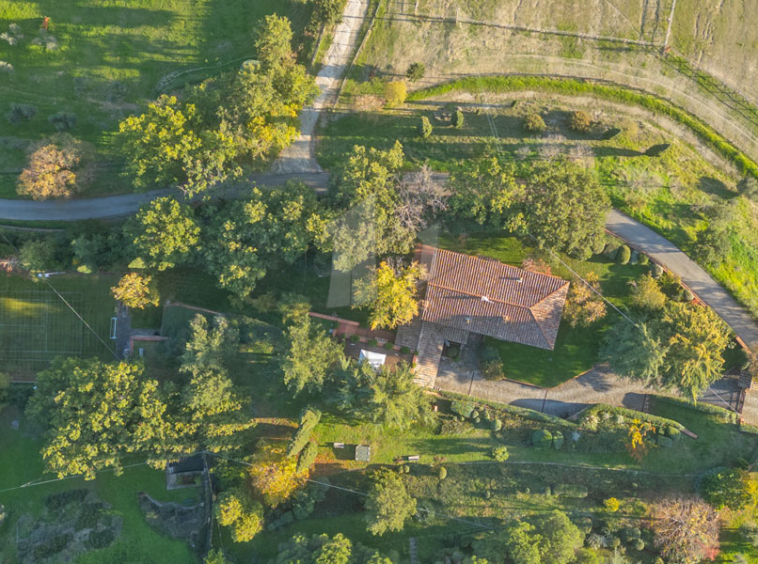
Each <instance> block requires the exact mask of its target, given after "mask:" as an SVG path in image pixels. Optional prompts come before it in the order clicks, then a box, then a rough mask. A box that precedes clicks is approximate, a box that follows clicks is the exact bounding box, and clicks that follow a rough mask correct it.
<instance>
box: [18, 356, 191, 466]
mask: <svg viewBox="0 0 758 564" xmlns="http://www.w3.org/2000/svg"><path fill="white" fill-rule="evenodd" d="M166 410H167V404H166V400H165V398H164V397H163V394H162V393H161V391H160V388H159V385H158V382H157V381H155V380H150V379H147V378H145V377H144V375H143V368H142V365H141V364H129V363H126V362H114V363H110V364H108V363H104V362H102V361H100V360H97V359H89V360H80V359H66V360H57V361H55V362H54V363H53V364H52V366H51V367H50V368H49V369H48V370H45V371H44V372H41V373H40V374H39V375H38V378H37V388H36V390H35V392H34V395H33V396H32V398H31V400H30V401H29V406H28V408H27V412H28V414H29V415H30V416H31V417H32V418H33V419H34V420H35V421H37V422H38V423H40V424H41V425H43V426H44V427H45V429H46V432H45V440H44V446H43V448H42V457H43V458H44V460H45V463H46V467H47V470H48V471H50V472H53V473H55V474H56V475H57V476H58V477H60V478H63V477H65V476H70V475H75V474H84V477H85V478H86V479H88V480H91V479H94V477H95V473H96V472H97V471H99V470H103V469H106V468H113V469H115V470H116V472H117V473H119V472H120V471H121V467H122V460H123V458H124V457H125V456H127V455H128V454H130V453H140V454H147V455H148V456H150V457H151V458H153V459H154V460H156V463H158V462H157V459H159V458H161V457H162V456H171V455H172V453H175V452H176V451H177V450H178V445H179V435H178V433H179V431H178V430H177V429H175V428H174V426H173V425H172V422H171V421H170V420H169V419H168V418H167V415H166Z"/></svg>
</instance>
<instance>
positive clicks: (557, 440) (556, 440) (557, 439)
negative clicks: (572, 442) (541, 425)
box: [553, 431, 563, 450]
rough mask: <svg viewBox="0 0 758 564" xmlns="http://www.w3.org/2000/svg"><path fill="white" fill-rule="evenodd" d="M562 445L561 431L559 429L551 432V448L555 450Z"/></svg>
mask: <svg viewBox="0 0 758 564" xmlns="http://www.w3.org/2000/svg"><path fill="white" fill-rule="evenodd" d="M562 446H563V433H561V432H560V431H556V432H555V433H553V448H554V449H555V450H560V449H561V447H562Z"/></svg>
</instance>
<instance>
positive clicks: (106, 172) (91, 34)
mask: <svg viewBox="0 0 758 564" xmlns="http://www.w3.org/2000/svg"><path fill="white" fill-rule="evenodd" d="M311 7H312V5H311V3H310V2H299V1H295V0H256V1H255V2H247V1H245V0H227V1H221V0H195V1H192V2H189V1H186V0H130V1H128V2H127V1H125V0H84V1H81V2H75V3H71V2H63V3H62V2H56V1H55V0H41V1H38V0H35V1H31V0H0V33H6V32H9V27H10V26H11V24H17V25H18V26H19V30H20V34H21V36H23V37H21V36H18V35H14V34H13V33H12V32H10V35H11V36H13V37H16V41H15V42H16V44H15V45H10V44H9V43H8V42H7V41H4V40H2V39H0V61H5V62H6V63H9V64H10V65H12V67H13V71H11V72H3V71H2V69H0V76H1V77H2V78H0V114H2V119H3V127H2V130H3V137H0V147H3V150H2V151H0V171H2V172H3V173H5V174H0V197H3V198H8V197H14V196H15V176H14V175H13V174H8V172H9V171H14V170H18V169H20V168H21V167H22V166H23V164H24V147H25V146H26V144H27V142H28V141H29V140H35V139H39V138H41V137H43V136H45V135H49V134H50V133H52V132H54V128H53V126H52V125H51V124H50V123H49V122H48V118H49V117H50V116H51V115H53V114H55V113H58V112H62V111H65V112H70V113H74V114H76V116H77V124H76V127H75V128H74V129H73V130H72V134H73V135H74V136H76V137H79V138H81V139H83V140H85V141H89V142H91V143H94V144H95V146H96V148H97V150H98V152H99V155H100V159H101V160H102V161H103V163H102V166H101V167H100V170H99V174H98V177H97V178H96V180H95V182H93V184H92V187H91V188H90V190H89V192H88V195H95V194H100V193H113V192H119V191H126V190H128V189H129V187H128V186H127V185H126V184H125V183H124V181H123V179H122V178H120V177H119V175H118V172H119V170H120V166H121V165H120V163H119V161H118V158H117V156H116V155H115V153H114V150H113V147H112V135H113V133H114V131H115V130H116V129H117V125H118V122H119V121H120V120H121V119H123V118H124V117H125V116H127V115H129V114H133V113H135V112H138V111H140V110H141V108H142V107H144V105H145V104H146V103H147V102H149V101H150V100H152V99H154V98H155V97H156V96H157V95H158V94H159V93H161V92H166V91H173V90H176V89H179V88H180V87H181V86H182V85H184V84H185V83H187V82H198V81H200V80H202V79H204V78H207V77H208V76H211V75H213V74H217V73H219V72H221V71H224V70H231V69H234V68H237V66H238V65H239V64H240V63H241V62H242V61H243V60H245V59H249V58H252V57H254V55H255V53H254V50H253V45H252V43H253V35H252V32H253V30H254V28H255V25H256V23H257V22H258V21H259V20H260V19H261V18H262V17H263V16H265V15H267V14H271V13H278V14H280V15H287V16H289V17H290V19H291V20H292V24H293V29H294V32H295V36H296V37H298V38H299V39H302V38H303V37H302V31H303V29H304V27H305V25H306V23H307V22H308V19H309V17H310V11H311ZM44 16H48V17H50V27H49V32H48V33H47V34H43V33H42V32H40V31H39V28H40V25H41V24H42V18H43V17H44ZM41 40H44V41H42V43H43V44H42V45H38V44H36V43H40V42H41ZM11 103H25V104H31V105H33V106H35V107H36V108H37V114H36V116H35V117H34V118H33V119H32V120H31V121H29V122H23V123H20V124H15V125H14V124H9V123H7V122H6V121H5V113H6V112H7V111H8V108H9V107H10V104H11Z"/></svg>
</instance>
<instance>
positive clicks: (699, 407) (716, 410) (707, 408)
mask: <svg viewBox="0 0 758 564" xmlns="http://www.w3.org/2000/svg"><path fill="white" fill-rule="evenodd" d="M655 401H658V402H662V403H669V404H671V405H676V406H678V407H686V408H688V409H692V410H695V411H700V412H701V413H708V414H709V415H715V416H717V417H721V418H722V419H723V422H724V423H737V414H736V413H735V412H733V411H729V410H728V409H726V408H724V407H718V406H715V405H711V404H709V403H694V402H692V401H690V400H686V399H682V398H672V397H668V396H655Z"/></svg>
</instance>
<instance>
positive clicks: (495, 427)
mask: <svg viewBox="0 0 758 564" xmlns="http://www.w3.org/2000/svg"><path fill="white" fill-rule="evenodd" d="M502 428H503V422H502V421H500V419H493V420H492V422H491V423H490V429H492V430H493V431H494V432H496V433H497V432H498V431H499V430H500V429H502Z"/></svg>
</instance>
